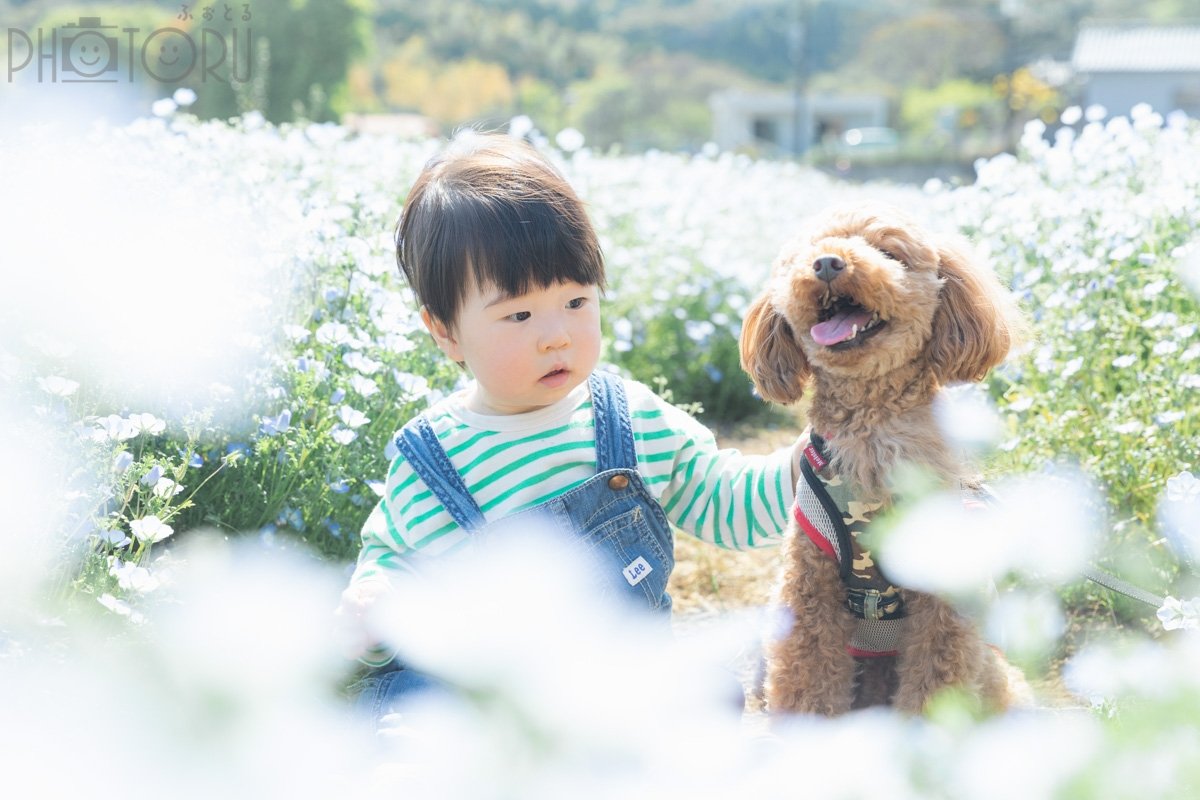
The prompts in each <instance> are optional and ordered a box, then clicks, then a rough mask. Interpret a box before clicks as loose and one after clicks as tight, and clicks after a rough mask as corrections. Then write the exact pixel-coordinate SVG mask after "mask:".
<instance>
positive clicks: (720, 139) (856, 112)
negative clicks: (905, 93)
mask: <svg viewBox="0 0 1200 800" xmlns="http://www.w3.org/2000/svg"><path fill="white" fill-rule="evenodd" d="M708 104H709V108H711V109H712V116H713V141H714V142H716V143H717V144H718V145H720V147H721V149H723V150H737V149H743V148H752V149H757V150H763V151H767V152H779V153H803V152H805V151H807V150H808V149H809V148H811V147H813V146H814V145H816V144H818V143H820V142H821V141H822V140H823V139H826V138H832V137H837V136H839V135H840V134H842V133H843V132H844V131H846V130H848V129H850V128H867V127H879V126H884V125H887V113H888V108H887V100H886V99H885V98H883V97H880V96H877V95H805V96H804V97H803V98H801V101H800V104H799V108H798V109H797V104H796V95H795V94H793V93H790V92H746V91H742V90H740V89H727V90H725V91H721V92H716V93H714V94H713V95H712V96H711V97H710V98H709V101H708ZM797 122H798V123H799V128H798V129H797Z"/></svg>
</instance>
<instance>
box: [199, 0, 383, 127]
mask: <svg viewBox="0 0 1200 800" xmlns="http://www.w3.org/2000/svg"><path fill="white" fill-rule="evenodd" d="M229 7H230V8H232V9H233V13H232V14H228V15H227V14H226V13H225V12H224V11H223V10H222V6H216V9H217V11H216V13H214V14H213V17H212V19H208V20H203V19H202V18H201V17H198V18H197V20H196V22H195V24H197V25H199V26H203V27H205V28H208V29H210V30H211V31H212V35H211V36H210V41H211V42H216V41H217V37H218V36H219V37H222V41H223V42H224V44H225V45H226V48H227V49H226V54H227V58H228V59H229V61H227V62H226V64H225V65H224V69H222V70H215V71H211V72H207V73H206V72H204V71H199V74H195V75H192V76H191V77H190V79H189V81H188V84H189V85H190V86H191V88H192V89H194V90H195V92H196V95H197V101H196V104H195V106H194V107H193V109H192V110H193V111H195V113H197V114H199V115H200V116H206V117H230V116H233V115H236V114H238V113H241V112H244V111H246V110H248V107H254V108H257V109H258V110H259V111H261V112H262V114H263V116H265V117H266V118H267V119H269V120H271V121H272V122H286V121H290V120H294V119H297V118H301V117H303V118H307V119H311V120H315V121H325V120H331V119H336V118H337V116H338V115H339V114H340V112H341V111H342V110H343V109H342V108H340V107H339V106H340V105H341V104H342V103H344V97H345V92H346V79H347V75H348V74H349V70H350V65H351V63H352V62H353V60H354V59H355V58H356V57H358V56H360V55H362V54H363V53H364V52H365V50H366V47H367V41H368V30H369V20H370V12H371V8H370V5H369V0H255V2H254V3H253V4H246V5H239V6H229ZM196 8H197V10H196V12H193V13H200V12H199V8H200V7H199V6H197V7H196ZM234 59H236V62H235V61H234ZM233 67H236V69H234V70H230V68H233ZM227 70H230V71H227ZM223 76H226V77H225V78H224V79H222V77H223Z"/></svg>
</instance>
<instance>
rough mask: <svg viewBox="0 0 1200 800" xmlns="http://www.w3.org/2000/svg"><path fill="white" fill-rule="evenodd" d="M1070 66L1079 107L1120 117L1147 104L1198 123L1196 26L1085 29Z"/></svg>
mask: <svg viewBox="0 0 1200 800" xmlns="http://www.w3.org/2000/svg"><path fill="white" fill-rule="evenodd" d="M1071 65H1072V67H1074V69H1075V72H1076V75H1077V77H1078V78H1079V80H1080V81H1081V84H1082V89H1083V102H1084V104H1085V105H1093V104H1099V105H1102V106H1104V107H1105V108H1106V109H1108V112H1109V113H1110V114H1113V115H1125V114H1128V113H1129V110H1130V109H1131V108H1133V107H1134V106H1135V105H1137V104H1138V103H1149V104H1150V105H1151V106H1152V107H1153V108H1154V110H1155V111H1158V112H1160V113H1163V114H1166V113H1169V112H1171V111H1174V110H1176V109H1179V110H1182V111H1184V112H1186V113H1187V114H1188V115H1189V116H1193V117H1200V24H1195V25H1155V24H1150V23H1139V22H1122V23H1099V22H1091V23H1085V24H1084V26H1083V27H1082V28H1081V29H1080V31H1079V36H1078V37H1077V38H1076V39H1075V51H1074V53H1073V54H1072V56H1071Z"/></svg>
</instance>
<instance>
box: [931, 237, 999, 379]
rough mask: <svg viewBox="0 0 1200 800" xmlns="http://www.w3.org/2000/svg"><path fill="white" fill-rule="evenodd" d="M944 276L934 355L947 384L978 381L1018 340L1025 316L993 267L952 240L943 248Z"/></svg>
mask: <svg viewBox="0 0 1200 800" xmlns="http://www.w3.org/2000/svg"><path fill="white" fill-rule="evenodd" d="M938 275H939V276H941V278H942V281H943V283H942V289H941V294H940V296H939V302H938V310H937V314H936V315H935V316H934V319H933V336H932V338H931V339H930V342H929V350H928V353H929V360H930V363H931V364H932V366H933V369H934V372H935V374H936V375H937V376H938V379H939V380H940V381H941V382H942V383H953V382H956V381H978V380H981V379H982V378H983V376H984V375H986V374H987V372H988V370H990V369H991V368H992V367H994V366H996V365H997V364H999V363H1000V362H1001V361H1003V360H1004V357H1005V356H1007V355H1008V351H1009V349H1010V348H1011V347H1012V346H1013V345H1014V344H1016V342H1017V339H1018V338H1019V336H1020V333H1021V327H1022V325H1021V321H1020V316H1019V314H1018V312H1017V308H1016V304H1015V303H1014V301H1013V299H1012V296H1011V295H1010V294H1009V293H1008V292H1007V291H1005V289H1004V287H1003V286H1001V285H1000V281H999V280H997V279H996V276H995V275H994V274H993V273H992V272H991V270H988V269H985V268H983V267H981V266H979V265H976V264H975V263H974V262H972V261H971V259H970V258H969V257H968V256H967V255H966V254H965V253H964V252H963V250H962V249H960V247H959V246H957V245H953V244H942V245H940V246H939V247H938Z"/></svg>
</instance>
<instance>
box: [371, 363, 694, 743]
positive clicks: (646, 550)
mask: <svg viewBox="0 0 1200 800" xmlns="http://www.w3.org/2000/svg"><path fill="white" fill-rule="evenodd" d="M588 386H589V388H590V389H591V393H592V414H593V418H594V422H595V429H596V462H597V463H596V475H595V476H593V477H592V478H589V479H588V480H587V481H586V482H584V483H583V484H582V485H580V486H577V487H576V488H574V489H571V490H570V491H568V492H565V493H564V494H561V495H559V496H557V497H555V498H553V499H551V500H547V501H546V502H544V503H541V504H539V505H537V506H534V507H533V508H530V509H525V510H523V511H520V512H517V513H516V514H513V515H510V516H509V517H507V518H506V519H505V520H504V522H505V524H506V525H507V524H509V523H511V522H513V521H515V520H518V519H520V518H521V517H523V516H525V515H527V514H536V515H537V516H538V519H539V521H540V522H541V523H542V524H547V523H548V524H550V525H551V526H552V527H553V529H554V530H558V531H561V532H562V533H563V534H564V535H566V536H571V537H575V538H577V539H578V541H579V542H580V543H581V544H582V545H583V546H584V547H585V549H586V551H587V553H588V555H589V556H590V557H591V558H592V559H593V561H594V562H595V564H596V565H597V566H598V568H599V572H600V579H601V583H602V587H603V588H602V590H601V591H602V593H603V594H605V595H610V596H615V597H617V598H622V599H626V600H631V601H633V603H634V604H635V605H636V606H639V607H642V608H646V609H649V610H651V611H653V612H655V613H657V614H661V615H662V618H663V620H664V621H665V622H669V620H670V614H671V598H670V596H669V595H668V594H667V578H669V577H670V575H671V569H672V568H673V567H674V566H675V558H674V542H673V538H672V533H671V526H670V524H669V523H668V522H667V518H666V515H664V514H663V510H662V508H661V507H660V506H659V504H658V502H657V501H655V499H654V498H653V496H652V495H651V494H650V492H649V491H648V490H647V489H646V486H645V484H644V483H643V482H642V478H641V476H640V475H639V474H638V471H637V454H636V452H635V451H634V443H633V427H632V424H631V422H630V417H629V406H628V403H627V402H626V399H625V388H624V386H623V385H622V383H621V380H620V379H619V378H617V377H616V376H614V375H611V374H608V373H603V372H594V373H592V376H591V377H590V378H589V379H588ZM396 445H397V447H398V448H399V450H400V452H401V453H402V454H403V455H404V458H405V459H406V460H407V461H408V463H409V464H410V465H411V466H412V468H413V470H414V471H415V472H416V473H417V475H418V477H420V479H421V480H422V481H424V482H425V484H426V486H428V487H429V489H430V491H432V492H433V494H434V495H435V496H436V497H437V498H438V500H439V501H441V503H442V506H443V507H445V509H446V511H447V512H448V513H449V514H450V516H451V517H453V519H454V521H455V522H457V523H458V525H459V526H460V527H461V528H463V529H464V530H466V531H468V532H470V533H477V532H481V531H484V530H485V529H486V527H487V525H488V523H487V522H486V521H485V520H484V516H483V512H482V511H480V509H479V506H478V505H477V504H476V502H475V499H474V498H473V497H471V493H470V492H469V491H468V490H467V487H466V484H465V483H463V480H462V477H461V476H460V475H459V474H458V471H457V470H456V469H455V468H454V465H453V464H451V463H450V459H449V457H448V456H447V455H446V452H445V450H443V449H442V446H441V443H440V442H439V441H438V438H437V435H436V434H435V433H434V431H433V428H432V427H431V426H430V424H429V422H428V420H426V419H425V417H423V416H418V417H416V418H415V419H413V420H412V421H410V422H409V423H408V424H407V425H405V426H404V429H403V430H401V432H400V435H399V436H398V437H397V439H396ZM429 688H436V683H435V682H434V681H433V680H431V679H430V678H429V677H428V676H425V675H423V674H421V673H418V672H415V671H413V670H410V669H407V668H404V667H403V666H402V665H400V664H398V663H397V662H395V661H393V662H392V663H391V664H389V665H387V666H385V667H383V668H381V669H380V670H379V671H377V672H375V673H373V674H372V675H370V676H369V677H368V678H367V679H366V680H365V681H364V684H363V688H362V691H361V693H360V694H359V699H358V701H357V708H358V710H359V711H360V712H361V713H364V714H369V715H371V716H373V717H374V719H375V720H379V719H380V718H381V717H383V716H384V715H386V714H389V713H392V711H393V710H394V706H395V705H396V704H397V701H398V700H400V699H401V698H402V697H403V696H405V695H407V694H409V693H411V692H413V691H418V690H423V689H429Z"/></svg>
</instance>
